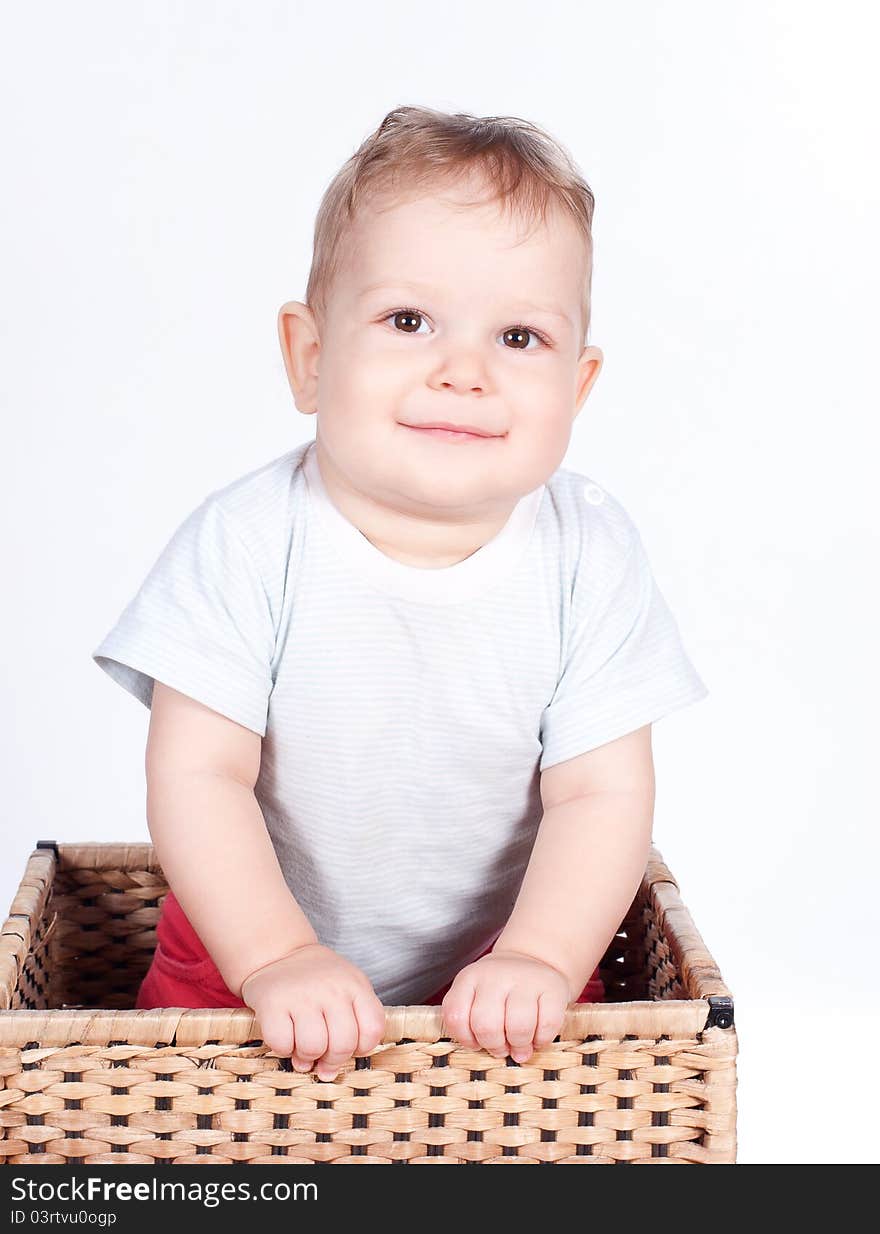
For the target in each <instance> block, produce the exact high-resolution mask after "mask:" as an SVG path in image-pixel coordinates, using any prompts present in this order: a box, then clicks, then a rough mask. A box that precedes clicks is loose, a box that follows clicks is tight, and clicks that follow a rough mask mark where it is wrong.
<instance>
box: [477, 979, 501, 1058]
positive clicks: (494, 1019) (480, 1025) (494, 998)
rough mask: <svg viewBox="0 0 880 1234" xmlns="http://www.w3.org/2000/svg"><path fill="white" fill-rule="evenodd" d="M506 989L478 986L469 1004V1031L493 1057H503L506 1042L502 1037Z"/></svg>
mask: <svg viewBox="0 0 880 1234" xmlns="http://www.w3.org/2000/svg"><path fill="white" fill-rule="evenodd" d="M506 999H507V991H506V990H501V991H498V990H497V989H494V988H492V989H489V990H487V989H485V988H484V987H482V986H479V987H478V988H477V989H476V991H475V992H474V1001H473V1003H472V1004H471V1015H470V1023H471V1032H472V1033H473V1034H474V1036H475V1037H476V1039H477V1041H478V1042H479V1044H480V1045H481V1047H482V1048H483V1049H484V1050H488V1051H489V1053H490V1054H492V1055H494V1056H495V1058H505V1057H506V1055H507V1042H506V1040H505V1038H504V1004H505V1002H506Z"/></svg>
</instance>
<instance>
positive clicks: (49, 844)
mask: <svg viewBox="0 0 880 1234" xmlns="http://www.w3.org/2000/svg"><path fill="white" fill-rule="evenodd" d="M37 848H51V849H52V850H53V852H54V853H55V859H56V860H57V859H58V856H59V853H58V842H57V840H37Z"/></svg>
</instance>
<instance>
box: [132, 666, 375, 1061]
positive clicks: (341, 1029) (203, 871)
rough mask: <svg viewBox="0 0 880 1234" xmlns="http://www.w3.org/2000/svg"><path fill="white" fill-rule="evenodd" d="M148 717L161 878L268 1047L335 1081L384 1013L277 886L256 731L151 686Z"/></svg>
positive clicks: (366, 983) (360, 975)
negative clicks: (258, 790) (260, 792)
mask: <svg viewBox="0 0 880 1234" xmlns="http://www.w3.org/2000/svg"><path fill="white" fill-rule="evenodd" d="M151 713H152V714H151V717H150V734H149V738H148V740H147V754H146V771H147V821H148V823H149V827H150V834H151V835H152V837H153V842H154V846H155V849H156V853H157V856H158V858H159V862H160V864H161V866H162V869H163V871H164V872H165V874H166V876H167V878H168V882H169V884H170V885H171V887H172V888H173V889H174V894H175V896H176V897H177V898H178V900H179V901H180V904H181V907H182V908H183V911H184V913H185V914H186V916H187V917H188V918H189V920H190V922H191V923H192V925H193V928H194V929H195V931H196V933H197V934H198V935H199V937H200V938H201V940H202V942H203V943H204V945H205V947H206V948H207V950H208V954H209V955H210V956H211V958H212V959H213V961H214V963H215V964H216V966H217V968H218V969H219V971H220V975H221V976H222V978H223V980H224V981H225V982H226V984H227V985H228V986H229V988H230V990H232V991H233V992H234V993H235V994H237V995H238V997H239V998H241V999H242V1001H243V1002H245V1003H246V1004H247V1005H248V1006H249V1007H251V1008H253V1010H254V1011H255V1012H256V1015H257V1019H258V1021H259V1024H260V1029H261V1031H262V1035H263V1039H264V1040H265V1042H266V1044H267V1045H268V1047H269V1048H270V1049H271V1050H272V1051H273V1052H274V1053H276V1054H280V1055H289V1056H290V1058H291V1061H292V1063H293V1066H294V1067H295V1068H296V1070H297V1071H308V1070H309V1069H310V1068H311V1066H312V1064H313V1063H314V1064H315V1070H316V1072H317V1075H318V1078H319V1079H322V1080H330V1079H333V1077H334V1076H335V1074H336V1072H337V1070H338V1069H339V1067H340V1066H341V1065H342V1064H343V1063H344V1062H345V1060H346V1059H349V1058H351V1056H352V1055H354V1054H359V1055H367V1054H369V1053H371V1052H372V1051H373V1050H374V1049H375V1048H376V1046H377V1045H378V1043H379V1042H380V1041H381V1040H382V1037H383V1034H384V1032H385V1008H384V1007H383V1005H382V1003H381V1002H380V1001H379V999H378V997H377V996H376V992H375V991H374V989H373V987H372V985H371V983H370V980H369V978H368V977H367V975H366V974H365V973H364V972H362V971H361V970H360V969H359V968H358V967H357V966H356V965H355V964H353V963H352V962H351V961H350V960H348V959H346V958H345V956H342V955H339V954H338V953H337V952H335V951H333V950H332V949H331V948H330V947H325V946H324V945H323V944H322V943H320V942H319V941H318V937H317V935H316V933H315V931H314V929H313V928H312V926H311V924H310V922H309V921H308V919H307V917H306V916H305V914H304V913H303V911H302V909H301V908H300V907H299V905H298V904H297V902H296V900H295V899H294V897H293V896H292V895H291V892H290V889H289V887H288V886H287V883H286V882H285V879H284V876H283V874H282V872H281V867H280V866H279V864H278V858H277V857H276V855H275V850H274V848H273V847H272V842H271V839H270V837H269V833H268V830H267V828H266V822H265V819H264V818H263V814H262V811H261V809H260V805H259V802H258V801H257V799H256V797H255V795H254V785H255V784H256V781H257V775H258V773H259V769H260V756H261V753H262V744H261V739H260V735H259V733H255V732H252V731H251V730H250V729H248V728H245V727H243V726H242V725H240V724H236V723H235V722H234V721H233V720H230V719H228V718H227V717H226V716H223V715H220V714H219V713H218V712H216V711H213V710H211V709H210V708H208V707H205V706H203V705H202V704H201V703H199V702H197V701H196V700H195V699H192V698H189V697H188V695H185V694H181V693H179V692H178V691H176V690H172V689H171V688H170V687H169V686H165V685H163V684H162V683H161V682H158V681H157V682H155V684H154V687H153V700H152V708H151Z"/></svg>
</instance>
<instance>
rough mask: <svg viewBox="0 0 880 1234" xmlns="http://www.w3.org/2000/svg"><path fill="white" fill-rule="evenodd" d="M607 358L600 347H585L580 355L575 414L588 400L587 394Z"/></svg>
mask: <svg viewBox="0 0 880 1234" xmlns="http://www.w3.org/2000/svg"><path fill="white" fill-rule="evenodd" d="M604 360H605V357H604V356H603V354H602V352H601V350H600V349H599V348H598V347H585V348H584V349H583V351H582V352H581V354H580V356H579V357H578V379H577V394H576V396H575V415H577V413H578V412H579V411H580V409H581V408H582V407H583V405H584V403H585V402H586V401H587V395H588V394H589V393H590V391H591V390H592V388H593V386H594V384H595V382H596V378H597V377H598V376H599V372H600V370H601V368H602V364H603V362H604Z"/></svg>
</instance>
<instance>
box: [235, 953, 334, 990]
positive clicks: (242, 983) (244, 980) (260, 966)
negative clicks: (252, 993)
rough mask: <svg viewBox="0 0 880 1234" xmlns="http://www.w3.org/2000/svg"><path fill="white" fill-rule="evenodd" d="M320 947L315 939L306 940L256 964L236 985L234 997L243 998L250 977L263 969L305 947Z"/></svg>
mask: <svg viewBox="0 0 880 1234" xmlns="http://www.w3.org/2000/svg"><path fill="white" fill-rule="evenodd" d="M320 946H322V944H321V943H320V942H319V941H318V939H317V938H314V939H307V940H306V941H305V942H302V943H297V944H295V945H294V946H293V947H289V948H288V949H287V951H283V952H282V953H281V955H277V956H273V958H272V959H271V960H266V961H265V963H263V964H258V965H257V966H256V968H252V969H251V970H250V972H248V973H247V974H246V975H245V976H244V977H243V978H242V979H241V981H240V982H239V983H238V989H237V991H236V997H237V998H241V999H243V998H244V987H245V985H246V984H247V983H248V982H249V981H250V979H251V977H256V975H257V974H258V973H261V972H263V970H264V969H266V968H269V967H270V966H271V965H272V964H277V963H278V961H279V960H285V959H287V957H288V956H291V955H295V954H296V952H298V951H304V950H305V949H306V948H307V947H320Z"/></svg>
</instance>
